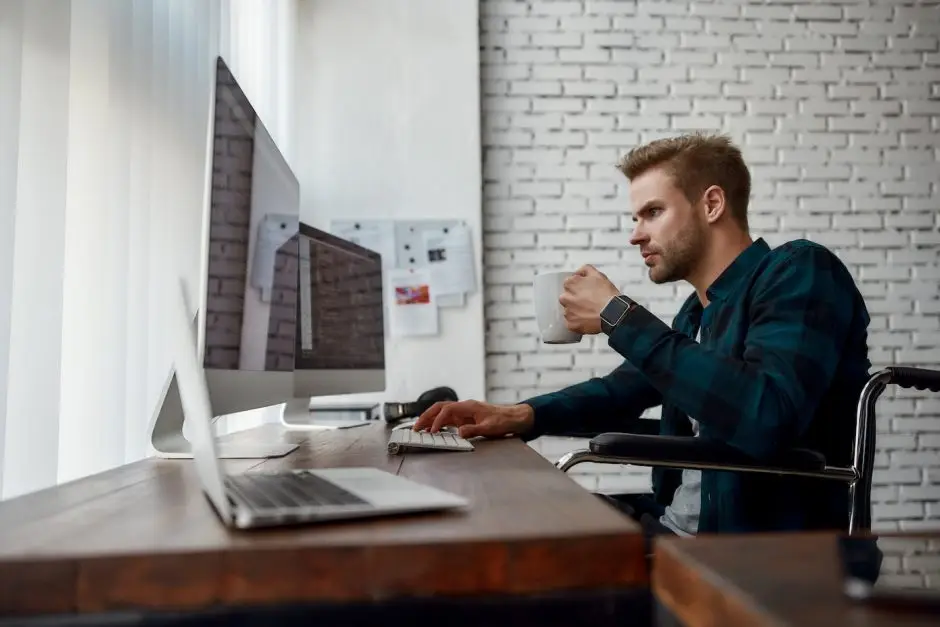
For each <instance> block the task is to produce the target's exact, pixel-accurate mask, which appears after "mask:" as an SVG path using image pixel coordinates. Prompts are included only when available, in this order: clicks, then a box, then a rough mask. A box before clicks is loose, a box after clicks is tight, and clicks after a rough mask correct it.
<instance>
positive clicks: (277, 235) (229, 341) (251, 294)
mask: <svg viewBox="0 0 940 627" xmlns="http://www.w3.org/2000/svg"><path fill="white" fill-rule="evenodd" d="M211 85H212V87H211V93H210V98H209V110H208V112H207V113H208V129H207V138H206V142H207V146H206V149H207V163H206V173H205V190H204V199H203V208H202V210H203V219H202V241H201V248H200V255H201V257H200V264H201V265H200V274H199V281H198V284H197V286H196V296H195V299H194V304H195V310H196V311H194V312H193V314H194V317H195V325H196V336H197V346H196V347H195V350H196V358H197V361H198V362H199V363H200V364H201V365H202V367H203V374H204V376H205V381H206V385H207V387H208V392H209V398H210V401H211V405H212V413H213V415H214V416H223V415H227V414H235V413H240V412H244V411H248V410H252V409H260V408H262V407H270V406H275V405H280V404H281V403H285V402H287V401H290V400H291V398H292V397H293V394H294V345H295V340H296V334H297V292H298V288H299V283H298V280H299V279H298V276H299V274H298V272H299V261H300V235H299V232H298V230H299V223H300V185H299V184H298V181H297V178H296V177H295V176H294V173H293V172H292V171H291V169H290V167H289V166H288V164H287V161H286V160H285V159H284V156H283V155H282V154H281V152H280V150H278V147H277V145H276V144H275V143H274V140H273V139H272V137H271V135H270V133H268V130H267V129H266V128H265V126H264V123H263V122H262V121H261V119H260V118H259V116H258V114H257V112H256V111H255V109H254V107H253V106H252V105H251V102H250V101H249V100H248V97H247V96H246V94H245V92H244V91H243V90H242V89H241V87H240V86H239V84H238V81H237V80H235V77H234V76H233V75H232V72H231V70H230V69H229V68H228V66H227V65H226V63H225V61H224V60H223V59H222V58H221V57H219V58H217V59H216V67H215V81H213V82H212V83H211ZM176 377H177V374H176V373H173V374H171V376H170V377H169V378H168V380H167V382H166V384H165V386H164V390H163V393H162V395H161V398H160V400H159V402H158V407H157V410H156V412H155V414H154V416H153V417H152V419H151V426H150V441H151V444H152V445H153V448H154V450H155V451H156V454H157V455H158V456H161V457H171V458H189V457H192V452H191V447H190V446H189V443H188V442H187V441H186V438H185V433H184V417H183V409H182V405H181V401H180V396H179V388H178V384H177V381H176ZM296 447H297V445H296V444H291V443H286V442H283V441H278V442H251V443H247V444H234V443H223V444H220V448H219V454H220V456H221V457H226V458H231V457H241V458H263V457H272V456H280V455H284V454H286V453H288V452H290V451H291V450H293V449H294V448H296Z"/></svg>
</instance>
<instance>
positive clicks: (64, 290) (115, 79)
mask: <svg viewBox="0 0 940 627" xmlns="http://www.w3.org/2000/svg"><path fill="white" fill-rule="evenodd" d="M295 8H296V7H295V2H294V1H293V0H277V1H276V2H275V1H273V0H266V1H258V0H165V1H160V2H154V1H153V0H72V1H71V2H65V1H62V0H4V1H3V2H0V227H2V228H0V432H2V433H0V469H2V476H0V479H2V496H3V497H11V496H15V495H18V494H22V493H25V492H30V491H33V490H37V489H40V488H44V487H47V486H50V485H54V484H55V483H57V482H63V481H68V480H71V479H75V478H78V477H81V476H84V475H87V474H91V473H94V472H98V471H102V470H106V469H108V468H111V467H113V466H115V465H118V464H121V463H124V462H126V461H133V460H136V459H140V458H141V457H143V456H145V455H146V454H148V452H149V451H148V442H147V433H146V427H147V424H148V419H149V418H150V416H151V414H152V412H153V409H154V403H155V402H156V400H157V396H158V393H159V392H160V389H161V386H162V385H163V383H164V381H165V378H166V375H167V372H168V369H169V355H168V354H167V350H166V344H167V342H166V341H165V338H164V337H163V319H164V316H163V313H164V307H165V303H166V298H165V296H164V295H165V294H166V293H167V289H168V288H169V287H170V286H173V285H174V284H175V279H176V277H177V276H178V274H179V273H183V274H185V275H187V276H188V277H189V279H190V281H191V282H193V281H194V279H195V277H196V273H197V272H198V271H199V263H198V255H199V252H200V251H199V243H200V241H201V237H200V228H201V225H202V219H201V212H202V210H203V206H202V205H203V185H204V179H203V174H204V171H205V159H206V150H205V146H206V141H205V139H206V137H205V133H206V123H207V121H208V112H209V100H208V98H209V81H210V80H212V72H213V69H214V59H215V56H216V54H218V53H220V52H221V54H223V56H225V57H226V58H227V60H228V61H229V64H230V67H232V69H233V72H234V73H235V75H236V77H237V78H238V80H239V81H240V83H241V85H242V87H243V88H244V89H245V91H246V92H247V94H248V97H249V98H250V99H251V100H252V102H253V104H254V105H255V107H256V109H257V111H258V113H259V115H260V116H261V117H262V118H263V119H264V121H265V124H266V125H267V126H268V128H269V129H270V130H271V133H272V135H273V137H274V139H275V141H277V142H278V143H279V145H280V146H281V149H282V151H284V152H285V153H286V154H287V156H288V158H290V152H289V145H290V142H289V139H290V132H289V131H290V128H291V124H290V111H291V106H292V104H293V103H292V101H291V99H290V97H289V87H290V85H289V81H288V79H287V77H289V76H290V75H292V67H293V66H292V63H293V60H294V56H293V50H292V48H291V46H292V44H293V40H294V37H293V30H294V27H295V23H294V19H295ZM261 413H262V412H254V413H249V414H246V415H245V418H244V419H243V420H242V423H247V424H240V425H239V426H248V424H257V423H258V422H259V421H260V414H261ZM238 418H242V417H241V416H239V417H238ZM229 426H231V425H226V427H229Z"/></svg>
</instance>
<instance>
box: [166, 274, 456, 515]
mask: <svg viewBox="0 0 940 627" xmlns="http://www.w3.org/2000/svg"><path fill="white" fill-rule="evenodd" d="M180 289H181V292H180V294H179V295H178V297H177V298H175V299H173V300H174V301H175V302H176V306H175V308H174V311H173V315H172V316H171V317H172V322H173V325H172V327H171V335H172V339H173V341H174V347H173V349H174V363H175V367H176V377H177V382H178V384H179V392H180V398H181V400H182V404H183V413H184V415H185V416H186V420H187V422H189V423H190V425H189V426H190V427H191V434H190V438H191V442H190V444H191V445H192V451H193V460H194V462H195V465H196V471H197V474H198V475H199V481H200V483H201V484H202V489H203V492H204V493H205V494H206V496H207V497H208V499H209V501H210V503H211V504H212V506H213V508H214V509H215V511H216V512H217V514H218V515H219V517H220V518H221V519H222V522H223V523H224V524H225V525H226V526H229V527H233V528H237V529H254V528H260V527H272V526H282V525H294V524H303V523H313V522H324V521H336V520H351V519H360V518H370V517H376V516H389V515H395V514H406V513H415V512H429V511H439V510H447V509H455V508H462V507H465V506H466V505H467V504H468V501H467V500H466V499H464V498H463V497H461V496H458V495H456V494H451V493H449V492H444V491H442V490H438V489H437V488H433V487H430V486H426V485H422V484H419V483H416V482H414V481H411V480H409V479H405V478H403V477H399V476H397V475H393V474H391V473H388V472H385V471H383V470H379V469H377V468H362V467H359V468H310V469H300V470H286V471H280V472H274V473H263V472H245V473H238V474H226V473H224V472H223V471H222V467H221V465H220V463H219V456H218V449H217V446H218V444H217V442H216V440H215V437H214V434H213V432H212V426H211V419H212V418H211V417H212V411H211V403H210V400H209V391H208V386H207V384H206V380H205V375H204V373H203V371H202V369H201V368H200V367H199V363H198V361H197V359H196V337H195V335H194V330H193V328H192V325H191V324H190V322H189V315H188V311H187V307H186V297H185V291H186V290H185V285H183V284H182V283H181V284H180Z"/></svg>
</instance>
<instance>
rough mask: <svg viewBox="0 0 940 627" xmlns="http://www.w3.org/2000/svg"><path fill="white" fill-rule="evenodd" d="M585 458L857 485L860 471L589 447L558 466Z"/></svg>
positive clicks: (566, 466)
mask: <svg viewBox="0 0 940 627" xmlns="http://www.w3.org/2000/svg"><path fill="white" fill-rule="evenodd" d="M585 462H595V463H598V464H634V465H637V466H666V467H670V466H671V467H681V468H690V469H693V470H731V471H735V470H746V471H748V472H760V473H765V474H776V475H787V476H797V477H812V478H815V479H833V480H835V481H844V482H846V483H849V484H850V485H854V484H855V482H856V481H857V480H858V473H857V472H856V471H855V469H853V468H839V467H836V466H826V467H825V468H823V469H822V470H791V469H789V468H780V467H777V466H760V465H753V466H751V465H745V464H719V463H713V462H689V461H678V460H675V459H656V460H652V459H649V458H645V457H614V456H609V455H597V454H595V453H592V452H591V451H589V450H587V449H581V450H577V451H571V452H569V453H565V454H564V455H563V456H562V457H560V458H559V459H558V461H557V462H555V467H556V468H558V469H559V470H561V471H563V472H566V471H567V470H568V469H569V468H572V467H573V466H576V465H578V464H583V463H585Z"/></svg>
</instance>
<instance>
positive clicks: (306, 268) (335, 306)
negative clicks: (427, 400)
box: [294, 223, 385, 370]
mask: <svg viewBox="0 0 940 627" xmlns="http://www.w3.org/2000/svg"><path fill="white" fill-rule="evenodd" d="M382 307H383V303H382V259H381V257H380V256H379V254H378V253H376V252H374V251H371V250H369V249H367V248H363V247H361V246H359V245H357V244H353V243H352V242H349V241H346V240H344V239H341V238H339V237H336V236H334V235H331V234H329V233H326V232H324V231H320V230H318V229H315V228H313V227H310V226H308V225H306V224H303V223H301V225H300V295H299V305H298V316H299V325H298V333H297V346H296V353H295V355H296V358H295V361H294V367H295V368H296V369H297V370H384V368H385V322H384V316H383V309H382Z"/></svg>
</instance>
